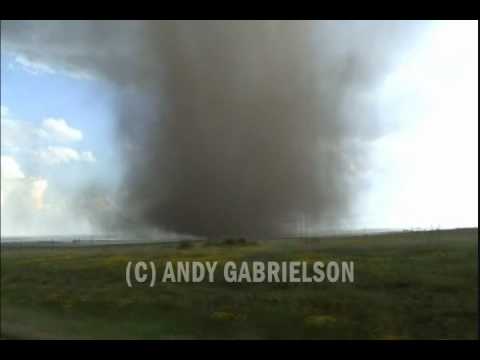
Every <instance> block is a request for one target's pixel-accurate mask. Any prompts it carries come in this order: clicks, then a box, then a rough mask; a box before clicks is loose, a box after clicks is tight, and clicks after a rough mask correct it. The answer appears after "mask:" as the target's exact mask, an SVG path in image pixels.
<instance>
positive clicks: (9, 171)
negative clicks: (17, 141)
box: [1, 155, 25, 179]
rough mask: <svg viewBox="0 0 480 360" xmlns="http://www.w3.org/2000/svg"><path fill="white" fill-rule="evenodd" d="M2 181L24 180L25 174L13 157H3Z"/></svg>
mask: <svg viewBox="0 0 480 360" xmlns="http://www.w3.org/2000/svg"><path fill="white" fill-rule="evenodd" d="M1 159H2V160H1V166H2V167H1V169H2V179H23V178H24V177H25V174H24V173H23V171H22V169H21V168H20V165H18V163H17V161H16V160H15V159H14V158H13V157H12V156H7V155H2V157H1Z"/></svg>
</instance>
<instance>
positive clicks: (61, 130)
mask: <svg viewBox="0 0 480 360" xmlns="http://www.w3.org/2000/svg"><path fill="white" fill-rule="evenodd" d="M42 127H43V129H42V130H43V132H41V134H43V135H44V136H45V135H47V136H48V135H51V136H53V137H54V138H55V139H56V140H58V141H61V142H69V141H80V140H82V139H83V133H82V131H81V130H79V129H75V128H73V127H71V126H70V125H68V123H67V122H66V121H65V119H61V118H48V119H45V120H43V122H42Z"/></svg>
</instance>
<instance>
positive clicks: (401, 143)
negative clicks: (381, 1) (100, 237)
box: [1, 21, 478, 236]
mask: <svg viewBox="0 0 480 360" xmlns="http://www.w3.org/2000/svg"><path fill="white" fill-rule="evenodd" d="M1 56H2V80H1V81H2V84H1V85H2V98H1V105H2V116H1V125H2V137H1V155H2V162H1V167H2V208H1V210H2V226H1V235H2V236H7V235H46V234H48V233H52V232H53V231H56V233H60V234H68V233H80V232H82V233H89V232H94V231H95V229H93V228H92V227H91V226H89V224H88V221H86V220H85V219H79V218H78V217H77V216H76V215H75V214H74V212H72V211H71V208H70V207H71V206H73V204H74V202H73V201H72V192H74V191H75V189H76V188H78V187H80V186H82V185H83V184H85V183H87V182H88V179H98V178H101V180H102V181H103V182H104V183H105V184H107V185H108V186H109V187H110V188H111V189H114V188H115V186H116V185H117V184H116V183H115V179H116V178H118V176H115V174H118V173H119V171H120V170H119V168H118V166H117V163H118V159H117V158H116V157H115V154H111V151H112V150H111V149H112V148H113V142H112V134H111V132H112V128H113V125H112V124H113V122H114V118H113V116H112V115H111V113H110V112H109V110H108V107H109V105H111V104H110V103H109V101H108V95H106V94H108V91H109V89H108V86H104V84H102V83H101V82H100V81H98V80H95V79H86V78H82V77H80V78H72V77H71V76H69V75H68V74H64V73H61V72H56V71H55V69H54V68H51V67H49V64H35V63H31V62H28V61H26V60H25V59H24V58H22V57H21V56H20V57H19V56H17V55H15V54H7V53H6V52H5V51H4V49H3V48H2V53H1ZM3 75H5V76H3ZM32 86H33V87H35V86H37V87H39V88H41V92H42V93H41V94H39V96H38V97H25V96H22V94H24V93H26V92H27V91H26V89H28V88H30V87H32ZM99 94H101V95H99ZM367 96H369V97H371V99H372V103H373V104H374V106H375V107H376V108H377V111H378V114H379V115H380V118H381V119H382V121H384V122H385V124H386V125H388V128H390V129H391V130H390V131H389V132H388V133H387V134H385V135H384V136H383V137H381V138H379V139H377V140H375V141H374V142H373V143H370V144H367V146H368V147H369V149H370V158H369V159H366V160H365V161H367V162H369V163H371V165H370V166H369V167H368V169H369V170H368V171H367V172H366V173H365V174H364V180H365V183H366V184H368V190H367V191H365V192H363V193H362V194H360V196H359V197H358V199H357V202H356V205H355V209H354V213H353V215H352V216H351V217H346V218H345V219H344V220H343V223H344V227H345V228H357V229H358V228H363V229H365V228H414V227H422V228H431V227H441V228H450V227H463V226H478V22H477V21H438V22H432V23H431V26H430V28H429V31H427V32H426V33H425V34H423V35H422V36H421V38H419V40H418V42H416V43H415V44H412V48H411V50H410V52H409V53H408V54H407V55H406V56H404V58H402V59H398V61H397V65H396V66H395V68H394V70H393V71H392V72H391V73H390V74H386V77H385V79H384V81H383V83H382V84H380V87H378V88H376V89H375V91H373V92H372V93H371V94H367ZM27 99H28V101H27ZM86 104H88V109H87V110H85V105H86ZM33 144H34V145H35V146H33ZM19 197H21V201H17V200H19ZM19 202H21V203H22V206H24V208H25V206H26V207H28V209H29V210H28V214H29V216H32V217H33V218H34V221H31V222H29V223H28V226H27V224H26V223H25V222H23V221H22V218H21V217H20V218H18V216H17V217H16V218H15V219H16V220H15V221H13V220H12V218H11V217H10V216H9V215H10V214H14V213H16V210H17V209H16V208H15V207H16V206H17V205H18V203H19ZM52 229H55V230H52ZM59 229H60V230H59Z"/></svg>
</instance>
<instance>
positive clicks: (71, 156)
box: [38, 146, 96, 165]
mask: <svg viewBox="0 0 480 360" xmlns="http://www.w3.org/2000/svg"><path fill="white" fill-rule="evenodd" d="M38 156H39V157H40V158H41V159H42V160H43V161H44V162H46V163H47V164H50V165H56V164H62V163H70V162H74V161H83V162H90V163H91V162H95V161H96V158H95V156H94V155H93V153H92V152H91V151H82V152H80V151H77V150H75V149H72V148H69V147H66V146H48V147H47V148H46V149H43V150H41V151H39V153H38Z"/></svg>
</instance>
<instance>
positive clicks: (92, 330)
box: [1, 228, 478, 339]
mask: <svg viewBox="0 0 480 360" xmlns="http://www.w3.org/2000/svg"><path fill="white" fill-rule="evenodd" d="M140 260H144V261H154V262H155V263H156V264H162V263H165V262H166V261H182V260H183V261H186V260H197V261H201V262H205V261H218V262H219V263H221V264H224V263H225V262H227V261H230V260H231V261H235V262H239V261H244V260H245V261H254V260H261V261H269V260H271V261H291V260H299V261H306V262H308V263H312V262H314V261H323V262H329V261H332V260H333V261H354V264H355V281H354V282H353V283H328V282H323V283H309V284H305V283H303V284H302V283H300V284H299V283H287V284H285V283H227V282H226V281H222V278H223V277H222V276H219V277H218V280H217V276H216V280H217V281H215V282H213V283H207V282H204V283H196V284H192V283H161V282H159V281H157V283H156V285H155V286H154V287H152V288H150V287H148V286H136V287H135V286H134V287H133V288H129V287H128V286H127V285H126V281H125V268H126V264H127V263H128V262H129V261H133V262H135V261H140ZM477 266H478V229H476V228H475V229H459V230H443V231H425V232H401V233H391V234H376V235H361V236H341V237H340V236H337V237H323V238H309V239H280V240H264V241H254V242H253V241H252V242H249V241H247V242H246V243H232V242H229V241H197V242H192V243H179V244H160V243H150V244H133V245H132V244H129V245H101V246H78V245H75V244H72V245H62V246H59V245H48V244H43V245H34V244H29V245H25V244H24V245H21V246H20V245H7V244H3V245H2V248H1V336H2V338H34V339H50V338H56V339H58V338H60V339H69V338H75V339H84V338H94V339H112V338H113V339H118V338H120V339H192V338H193V339H198V338H202V339H232V338H234V339H476V338H477V336H478V335H477V323H478V268H477Z"/></svg>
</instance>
